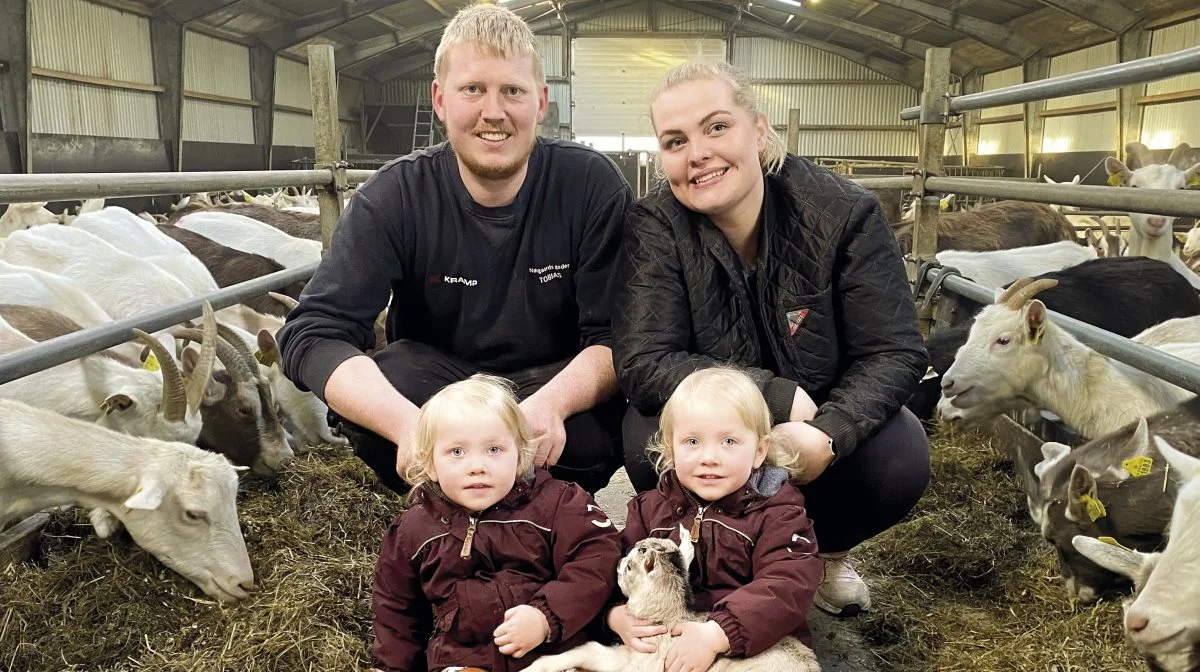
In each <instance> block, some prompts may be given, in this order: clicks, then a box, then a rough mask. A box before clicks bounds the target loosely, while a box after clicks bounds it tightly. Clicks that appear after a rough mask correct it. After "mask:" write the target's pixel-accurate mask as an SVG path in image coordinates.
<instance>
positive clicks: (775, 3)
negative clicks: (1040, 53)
mask: <svg viewBox="0 0 1200 672" xmlns="http://www.w3.org/2000/svg"><path fill="white" fill-rule="evenodd" d="M758 2H759V4H762V5H765V6H767V7H771V8H772V9H779V10H780V11H786V12H789V13H791V14H792V15H794V16H795V17H796V18H797V19H803V20H805V21H812V22H813V23H822V24H825V25H827V26H830V27H833V28H836V29H838V30H843V31H845V32H847V33H853V34H854V35H859V36H862V37H865V38H867V39H870V40H872V41H874V42H878V43H880V44H883V45H886V46H888V47H890V48H892V49H894V50H896V51H898V52H900V53H902V54H906V55H908V56H912V57H913V58H919V59H921V60H922V61H923V60H925V50H926V49H929V48H931V47H933V45H932V44H927V43H925V42H922V41H920V40H917V39H913V38H911V37H907V36H905V35H897V34H895V33H890V32H888V31H886V30H880V29H879V28H872V27H871V26H867V25H864V24H861V23H856V22H854V21H847V20H845V19H839V18H837V17H835V16H830V15H829V14H826V13H825V12H818V11H816V10H813V9H807V8H805V7H792V6H791V5H788V4H785V3H782V2H779V0H758ZM793 32H799V29H797V30H796V31H793ZM972 67H974V66H972V65H971V64H970V63H966V62H964V61H963V60H962V59H957V60H952V61H951V64H950V68H951V70H952V71H953V72H954V73H955V74H956V75H959V76H962V75H965V74H967V72H969V71H970V70H971V68H972Z"/></svg>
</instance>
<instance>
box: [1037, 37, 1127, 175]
mask: <svg viewBox="0 0 1200 672" xmlns="http://www.w3.org/2000/svg"><path fill="white" fill-rule="evenodd" d="M1117 60H1118V59H1117V43H1116V42H1105V43H1103V44H1098V45H1096V46H1094V47H1090V48H1088V49H1081V50H1079V51H1072V52H1070V53H1066V54H1062V55H1060V56H1055V57H1053V58H1051V59H1050V76H1051V77H1058V76H1060V75H1070V74H1074V73H1076V72H1083V71H1084V70H1092V69H1094V68H1100V67H1104V66H1106V65H1115V64H1116V63H1117ZM1116 102H1117V91H1116V90H1115V89H1109V90H1106V91H1096V92H1094V93H1085V94H1082V95H1078V96H1064V97H1062V98H1055V99H1053V100H1049V101H1047V102H1046V110H1047V111H1052V110H1062V109H1067V108H1074V107H1080V106H1083V105H1099V104H1112V105H1114V108H1113V109H1111V110H1106V111H1099V112H1090V113H1087V114H1074V115H1070V116H1062V117H1047V118H1046V120H1045V126H1044V132H1043V136H1042V152H1043V153H1047V154H1061V153H1065V152H1087V151H1112V150H1115V149H1116V147H1117V111H1116V109H1115V105H1116Z"/></svg>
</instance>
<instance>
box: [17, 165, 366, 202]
mask: <svg viewBox="0 0 1200 672" xmlns="http://www.w3.org/2000/svg"><path fill="white" fill-rule="evenodd" d="M346 173H347V175H348V179H349V181H350V182H352V183H354V182H359V181H365V180H366V178H368V177H370V175H371V174H373V173H374V171H370V170H348V171H346ZM360 178H361V179H360ZM332 183H333V171H331V170H328V169H321V170H237V171H228V170H227V171H211V172H191V173H167V172H162V173H59V174H56V175H55V174H48V173H35V174H32V175H0V203H27V202H31V201H73V200H83V199H85V198H121V197H130V196H157V195H159V194H190V193H197V192H205V191H229V190H234V189H275V188H280V187H313V186H322V185H326V184H332Z"/></svg>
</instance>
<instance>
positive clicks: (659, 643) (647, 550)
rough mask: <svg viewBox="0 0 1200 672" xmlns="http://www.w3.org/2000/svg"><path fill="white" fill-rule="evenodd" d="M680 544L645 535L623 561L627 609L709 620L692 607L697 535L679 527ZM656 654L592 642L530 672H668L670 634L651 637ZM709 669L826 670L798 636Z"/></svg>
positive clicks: (660, 617)
mask: <svg viewBox="0 0 1200 672" xmlns="http://www.w3.org/2000/svg"><path fill="white" fill-rule="evenodd" d="M679 538H680V543H679V545H676V544H675V542H673V541H671V540H670V539H657V538H651V539H643V540H641V541H639V542H637V543H636V544H634V546H633V548H631V549H630V550H629V553H628V554H626V556H625V557H624V558H622V559H621V562H620V563H619V564H618V565H617V585H619V586H620V587H621V592H623V593H624V594H625V596H626V597H628V598H629V601H628V602H627V603H626V605H625V608H626V609H628V610H629V613H630V615H631V616H633V617H635V618H640V619H643V620H647V621H650V622H652V623H662V624H665V625H668V626H673V625H675V624H677V623H684V622H689V621H691V622H703V621H705V620H707V615H706V614H702V613H699V612H695V611H692V610H690V609H689V608H688V602H689V601H690V600H691V587H690V583H689V581H688V567H689V566H690V565H691V564H692V558H693V553H694V550H693V548H692V540H691V536H690V534H689V533H688V530H687V529H686V528H684V527H683V526H680V528H679ZM645 639H646V641H648V642H650V643H653V644H654V645H655V647H656V648H655V651H654V653H641V652H637V651H633V650H632V649H630V648H628V647H626V646H620V645H618V646H604V645H602V644H599V643H597V642H588V643H587V644H582V645H580V646H577V647H575V648H573V649H571V650H569V651H566V652H563V653H560V654H557V655H553V656H546V657H544V658H539V659H538V660H536V661H534V662H533V664H532V665H530V666H529V668H527V670H526V672H562V671H564V670H570V669H572V668H577V669H586V670H589V671H591V672H662V669H663V664H664V662H665V661H666V658H667V653H668V652H669V651H670V650H671V648H672V646H674V644H675V642H674V641H673V640H674V638H673V637H672V636H671V635H670V633H667V634H664V635H657V636H655V637H647V638H645ZM708 669H709V672H776V671H781V670H787V671H788V672H820V669H821V666H820V665H819V664H818V663H817V658H816V656H815V655H814V654H813V652H812V650H811V649H809V648H808V647H807V646H805V645H804V644H802V643H801V642H800V641H799V640H797V639H795V638H794V637H791V636H788V637H784V638H783V639H782V640H780V641H779V642H778V643H777V644H775V645H774V646H772V647H771V648H769V649H767V650H766V651H763V652H762V653H760V654H758V655H756V656H751V657H749V658H717V660H716V661H715V662H714V663H713V664H712V667H710V668H708Z"/></svg>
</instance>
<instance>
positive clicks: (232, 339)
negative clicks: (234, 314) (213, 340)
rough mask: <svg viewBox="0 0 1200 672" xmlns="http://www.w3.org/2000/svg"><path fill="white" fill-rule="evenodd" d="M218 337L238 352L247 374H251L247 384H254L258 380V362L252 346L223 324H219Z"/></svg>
mask: <svg viewBox="0 0 1200 672" xmlns="http://www.w3.org/2000/svg"><path fill="white" fill-rule="evenodd" d="M217 335H218V336H220V337H221V338H222V339H223V340H225V341H227V342H228V343H229V345H232V346H233V349H234V350H236V351H237V353H238V356H239V357H241V358H242V361H243V362H245V363H246V372H247V373H248V374H250V377H249V378H247V379H246V382H247V383H252V382H254V381H255V380H257V379H258V376H257V375H256V374H257V373H258V360H257V359H255V358H254V353H253V352H251V351H250V346H248V345H246V342H245V341H243V340H242V337H241V336H238V335H237V332H235V331H234V330H233V329H231V328H230V327H229V326H228V325H226V324H224V323H222V322H218V323H217Z"/></svg>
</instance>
